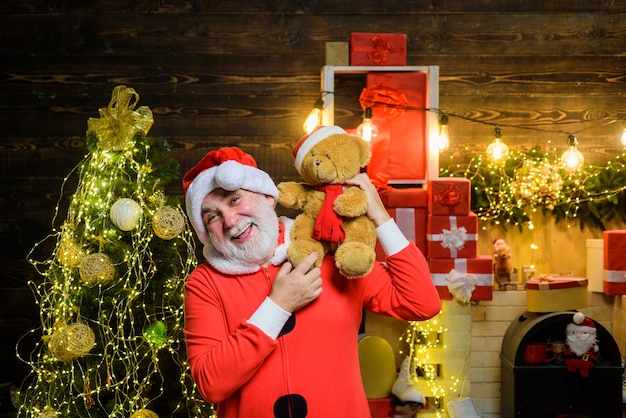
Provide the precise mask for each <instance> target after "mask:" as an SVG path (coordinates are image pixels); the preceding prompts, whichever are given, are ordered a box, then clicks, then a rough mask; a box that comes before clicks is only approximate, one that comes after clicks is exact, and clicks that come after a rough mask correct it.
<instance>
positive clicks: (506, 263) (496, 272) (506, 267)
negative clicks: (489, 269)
mask: <svg viewBox="0 0 626 418" xmlns="http://www.w3.org/2000/svg"><path fill="white" fill-rule="evenodd" d="M512 274H513V265H512V264H511V249H510V248H509V246H508V244H507V243H506V242H505V241H504V240H503V239H502V238H496V239H494V240H493V277H494V278H495V280H496V283H498V289H500V290H506V288H507V286H508V285H509V284H510V283H511V275H512Z"/></svg>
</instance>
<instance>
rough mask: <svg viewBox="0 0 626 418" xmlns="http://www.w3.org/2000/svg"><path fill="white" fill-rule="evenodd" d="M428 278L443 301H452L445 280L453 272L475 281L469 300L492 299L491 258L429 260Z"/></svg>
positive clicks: (486, 256) (484, 256) (482, 256)
mask: <svg viewBox="0 0 626 418" xmlns="http://www.w3.org/2000/svg"><path fill="white" fill-rule="evenodd" d="M428 265H429V267H430V277H431V278H432V280H433V283H434V284H435V287H436V288H437V291H438V292H439V297H440V298H441V299H443V300H452V299H453V297H452V293H450V290H448V281H447V280H446V279H447V278H448V277H450V274H451V273H453V270H454V271H456V272H458V273H462V274H468V275H469V274H471V275H473V276H474V277H475V279H476V288H475V289H474V291H473V292H472V296H471V298H470V300H491V299H492V298H493V273H492V269H493V260H492V259H491V256H488V255H481V256H478V257H474V258H455V259H450V258H431V259H430V260H429V261H428Z"/></svg>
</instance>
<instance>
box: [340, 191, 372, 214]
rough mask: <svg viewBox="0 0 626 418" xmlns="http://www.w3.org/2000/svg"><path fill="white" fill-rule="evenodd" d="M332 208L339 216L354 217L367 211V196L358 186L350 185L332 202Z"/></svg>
mask: <svg viewBox="0 0 626 418" xmlns="http://www.w3.org/2000/svg"><path fill="white" fill-rule="evenodd" d="M333 210H334V211H335V212H336V213H337V214H338V215H341V216H345V217H347V218H356V217H358V216H362V215H365V213H367V196H366V195H365V193H363V191H362V190H361V189H359V188H354V187H351V188H349V189H348V190H347V191H346V192H344V194H342V195H340V196H338V197H337V199H335V201H334V202H333Z"/></svg>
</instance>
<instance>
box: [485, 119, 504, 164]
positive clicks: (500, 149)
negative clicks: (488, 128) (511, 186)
mask: <svg viewBox="0 0 626 418" xmlns="http://www.w3.org/2000/svg"><path fill="white" fill-rule="evenodd" d="M487 156H489V158H491V160H492V161H495V162H504V161H506V159H507V158H508V157H509V147H508V146H507V145H506V144H505V143H504V142H502V131H501V129H500V128H499V127H496V128H495V129H494V138H493V142H492V143H491V144H489V146H488V147H487Z"/></svg>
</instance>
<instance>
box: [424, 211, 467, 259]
mask: <svg viewBox="0 0 626 418" xmlns="http://www.w3.org/2000/svg"><path fill="white" fill-rule="evenodd" d="M449 219H450V229H442V233H441V234H428V239H429V240H430V241H441V246H442V247H443V248H447V249H449V250H450V257H451V258H456V257H457V255H458V251H459V250H462V249H463V247H464V246H465V242H466V241H477V240H478V234H468V233H467V229H465V227H464V226H462V227H460V228H457V223H456V216H450V217H449Z"/></svg>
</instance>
